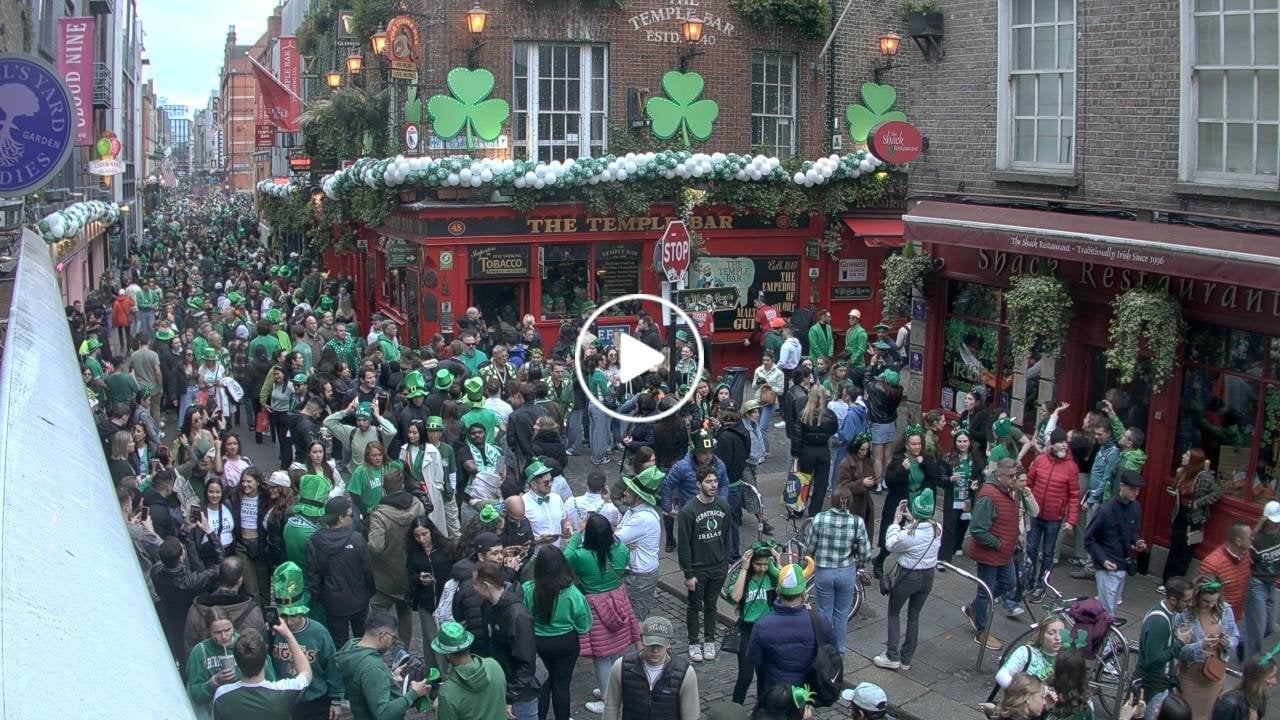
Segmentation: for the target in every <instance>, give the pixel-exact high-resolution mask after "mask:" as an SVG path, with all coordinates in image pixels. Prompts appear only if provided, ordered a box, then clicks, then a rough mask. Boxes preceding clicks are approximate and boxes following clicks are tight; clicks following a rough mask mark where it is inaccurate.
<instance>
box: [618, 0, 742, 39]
mask: <svg viewBox="0 0 1280 720" xmlns="http://www.w3.org/2000/svg"><path fill="white" fill-rule="evenodd" d="M701 3H702V0H667V2H666V4H665V5H664V4H661V3H660V2H659V3H646V4H645V8H646V9H645V10H642V11H641V12H639V13H636V14H635V15H632V16H631V17H629V18H627V22H628V23H629V24H630V25H631V29H632V30H635V31H637V32H639V33H640V34H641V35H642V36H643V38H644V41H645V42H651V43H667V44H671V45H678V44H680V43H682V42H684V38H683V37H682V36H681V35H680V24H681V23H683V22H684V21H685V20H689V19H691V18H697V19H699V20H701V21H702V43H703V44H705V45H715V44H716V41H717V40H718V39H719V38H732V37H733V36H734V33H735V32H736V31H737V28H736V27H734V24H733V20H731V19H730V18H726V17H722V16H720V15H717V14H715V13H714V12H711V11H709V10H707V9H706V8H704V7H700V5H701Z"/></svg>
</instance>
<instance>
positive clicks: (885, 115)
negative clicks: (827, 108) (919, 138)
mask: <svg viewBox="0 0 1280 720" xmlns="http://www.w3.org/2000/svg"><path fill="white" fill-rule="evenodd" d="M861 93H862V102H863V104H862V105H858V104H856V103H855V104H853V105H850V106H849V109H848V110H846V111H845V118H846V119H847V120H848V121H849V135H850V136H851V137H853V140H854V142H866V141H867V136H868V135H870V134H871V130H872V129H873V128H875V126H877V125H879V124H880V123H885V122H889V121H890V120H906V119H907V116H906V115H905V114H904V113H901V112H899V111H897V110H893V111H890V110H889V108H891V107H893V103H894V102H896V101H897V99H898V91H897V90H894V89H893V87H892V86H889V85H877V84H876V83H871V82H869V83H863V84H862V88H861Z"/></svg>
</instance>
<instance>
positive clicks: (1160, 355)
mask: <svg viewBox="0 0 1280 720" xmlns="http://www.w3.org/2000/svg"><path fill="white" fill-rule="evenodd" d="M1185 332H1186V323H1185V322H1184V321H1183V319H1182V306H1181V305H1179V304H1178V300H1177V298H1175V297H1174V296H1172V295H1170V294H1169V293H1168V291H1165V290H1161V289H1159V288H1154V287H1142V288H1133V289H1131V290H1128V291H1127V292H1124V293H1121V294H1120V295H1117V296H1116V298H1115V300H1112V301H1111V328H1110V336H1111V347H1109V348H1107V350H1106V353H1105V355H1106V360H1107V367H1108V368H1110V369H1112V370H1115V371H1116V372H1118V373H1119V374H1120V377H1119V380H1120V382H1121V383H1122V384H1123V383H1128V382H1132V381H1133V379H1134V377H1135V376H1136V375H1137V374H1138V367H1139V366H1138V360H1139V357H1140V353H1139V348H1140V346H1141V344H1142V342H1143V341H1144V340H1145V341H1146V344H1147V350H1148V351H1150V353H1151V362H1150V366H1151V373H1150V380H1151V384H1152V385H1153V386H1155V387H1159V386H1160V385H1163V384H1164V383H1165V381H1166V380H1168V379H1169V378H1170V377H1172V375H1173V367H1174V364H1175V363H1176V362H1177V359H1178V352H1177V351H1178V342H1179V341H1180V340H1181V339H1182V336H1183V334H1184V333H1185Z"/></svg>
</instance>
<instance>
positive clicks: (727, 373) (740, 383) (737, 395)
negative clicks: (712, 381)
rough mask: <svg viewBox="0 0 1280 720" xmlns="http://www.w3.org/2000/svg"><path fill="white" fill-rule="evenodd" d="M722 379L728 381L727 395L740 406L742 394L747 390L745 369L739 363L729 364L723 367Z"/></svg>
mask: <svg viewBox="0 0 1280 720" xmlns="http://www.w3.org/2000/svg"><path fill="white" fill-rule="evenodd" d="M724 379H725V380H728V381H729V397H731V398H733V402H734V404H735V405H737V406H738V407H739V408H741V407H742V396H743V395H744V394H745V393H746V391H747V369H746V368H744V367H742V366H741V365H730V366H729V367H727V368H725V369H724Z"/></svg>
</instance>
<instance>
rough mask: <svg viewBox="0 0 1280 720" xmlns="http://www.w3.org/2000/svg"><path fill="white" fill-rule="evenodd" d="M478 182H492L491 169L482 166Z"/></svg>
mask: <svg viewBox="0 0 1280 720" xmlns="http://www.w3.org/2000/svg"><path fill="white" fill-rule="evenodd" d="M480 182H485V183H488V182H493V171H492V170H490V169H489V168H487V167H486V168H484V169H483V170H481V171H480Z"/></svg>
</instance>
